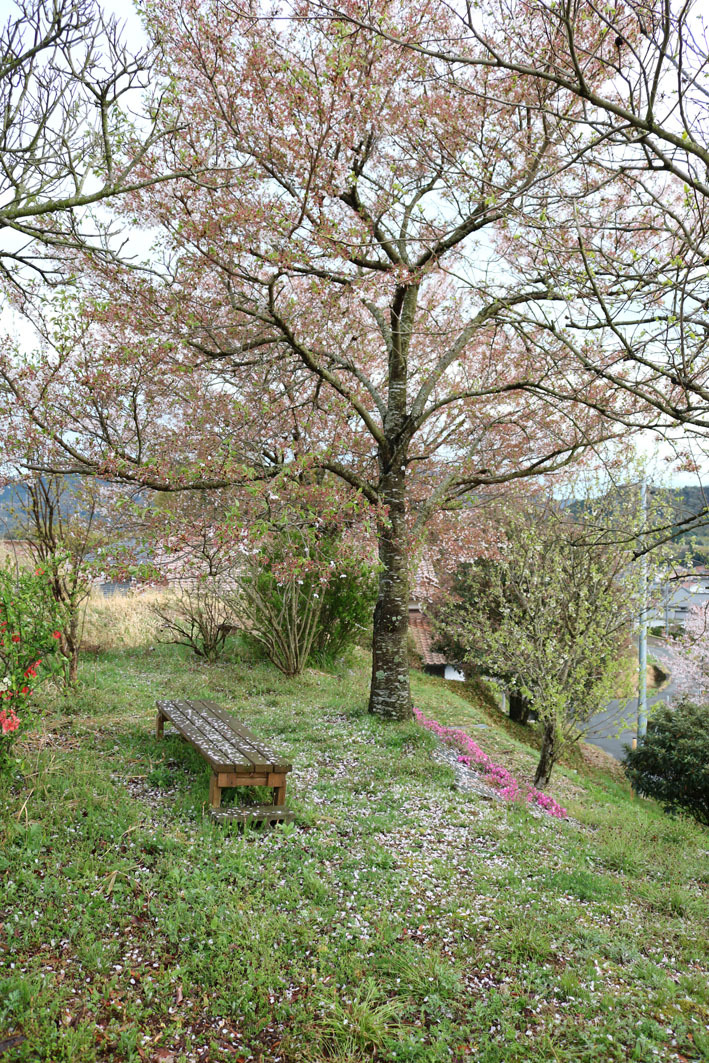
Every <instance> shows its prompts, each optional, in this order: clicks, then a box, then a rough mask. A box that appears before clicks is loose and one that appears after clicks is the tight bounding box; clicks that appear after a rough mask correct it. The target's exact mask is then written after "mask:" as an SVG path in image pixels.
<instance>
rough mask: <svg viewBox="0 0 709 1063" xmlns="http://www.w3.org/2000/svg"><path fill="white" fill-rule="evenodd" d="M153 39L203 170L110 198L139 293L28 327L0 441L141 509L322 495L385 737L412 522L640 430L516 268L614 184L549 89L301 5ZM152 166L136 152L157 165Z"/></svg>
mask: <svg viewBox="0 0 709 1063" xmlns="http://www.w3.org/2000/svg"><path fill="white" fill-rule="evenodd" d="M380 7H381V12H382V17H384V15H386V14H391V12H392V11H393V8H391V7H390V6H389V5H387V4H386V3H384V2H383V0H382V2H381V4H380ZM396 17H397V19H398V23H399V25H400V26H401V27H402V32H403V31H405V32H406V33H407V34H409V35H411V36H412V37H413V38H415V39H418V38H419V37H423V36H426V35H427V34H433V35H438V36H440V35H445V33H447V32H449V31H450V32H453V21H451V19H452V16H451V17H450V18H449V17H448V16H446V15H445V13H444V12H442V11H441V9H440V7H439V6H438V5H431V4H424V5H420V4H419V5H413V4H409V3H407V4H402V5H397V8H396ZM150 19H151V20H152V22H151V24H152V27H153V31H154V33H155V36H156V39H157V41H158V43H159V45H160V47H161V49H162V63H163V69H164V70H165V71H169V74H170V76H171V77H172V78H173V80H174V84H175V85H176V86H177V89H176V93H175V95H176V97H178V98H179V99H180V106H181V118H182V123H183V124H182V126H181V127H180V129H179V130H177V131H176V133H175V138H174V139H173V141H172V144H171V147H170V151H171V152H172V153H173V155H176V156H177V157H180V158H186V159H189V160H190V164H191V165H192V166H193V168H194V169H198V170H199V171H200V176H199V177H193V178H190V179H183V180H180V181H177V182H171V183H170V184H169V185H168V184H164V185H161V186H153V187H152V188H146V189H145V190H143V191H141V192H137V193H135V194H133V196H132V197H131V200H130V208H129V209H130V215H129V216H130V218H131V220H135V221H137V222H139V223H141V224H143V225H145V226H150V227H151V228H152V230H153V231H154V232H156V231H157V232H159V233H160V236H159V241H158V247H159V251H160V253H161V255H162V259H161V261H160V263H158V260H157V258H156V259H155V261H154V270H155V272H157V271H158V269H161V270H162V276H161V277H160V278H159V279H155V278H154V277H147V276H146V277H136V275H135V274H130V273H128V274H126V273H118V272H117V271H116V270H115V269H113V268H110V269H109V268H108V267H107V266H106V265H103V266H100V267H99V268H94V271H93V273H92V276H91V279H90V282H89V288H88V295H89V300H90V312H89V313H88V314H85V315H84V316H82V315H78V316H77V317H75V318H73V319H71V320H70V322H69V323H68V324H67V323H64V324H63V325H61V327H59V328H57V327H54V326H50V327H48V328H47V329H46V330H45V336H46V339H47V342H48V343H49V345H50V348H49V351H48V352H46V351H45V352H44V353H43V354H42V355H41V357H38V358H35V359H29V360H28V359H25V361H24V363H22V360H21V359H18V358H15V359H14V360H13V359H7V358H6V359H5V361H4V365H3V367H2V370H1V372H2V377H3V379H4V381H5V386H6V387H7V388H8V389H9V390H10V391H11V393H12V395H13V398H14V400H15V402H16V404H17V406H18V408H19V407H20V406H21V407H22V408H23V410H24V411H25V413H26V414H27V419H28V420H27V423H24V424H23V426H22V427H21V428H19V429H18V428H13V427H12V426H8V428H7V431H8V433H9V434H10V435H11V434H12V432H13V431H15V432H17V433H22V434H27V433H30V434H32V433H35V432H36V433H37V434H38V435H39V436H41V437H42V438H44V439H51V440H52V442H53V444H54V446H55V448H56V453H57V455H58V456H57V458H56V459H55V460H56V461H58V462H59V461H62V463H63V467H64V468H67V469H73V470H76V471H83V472H91V473H94V474H100V475H104V476H108V477H115V478H117V479H124V480H134V481H135V482H139V483H142V484H145V485H147V486H150V487H153V488H157V489H160V490H170V491H174V490H195V489H203V488H212V487H223V486H227V485H236V484H241V485H246V484H248V485H254V484H256V483H263V484H266V485H267V484H269V483H270V482H272V481H274V480H276V479H278V478H290V479H291V480H292V481H293V482H303V483H307V482H308V478H309V477H328V478H329V480H328V482H329V483H332V484H334V483H335V482H338V483H339V484H340V485H342V486H341V488H340V489H341V490H345V491H348V492H351V493H352V494H353V496H356V497H358V498H360V499H362V500H364V501H366V503H368V504H369V506H370V507H372V508H373V510H374V512H375V513H376V517H377V530H378V551H379V561H380V571H381V576H380V586H379V598H378V601H377V606H376V609H375V617H374V643H373V648H374V653H373V672H372V687H371V695H370V709H371V710H372V711H373V712H375V713H377V714H380V715H382V716H388V717H395V718H404V717H407V716H408V715H409V714H410V711H411V708H410V695H409V681H408V661H407V653H406V633H407V625H408V600H409V571H410V564H411V559H412V550H413V547H414V545H415V543H416V542H418V541H419V540H420V538H421V536H422V535H423V534H424V531H425V529H426V528H427V527H430V526H431V524H432V522H435V521H436V520H437V519H438V518H439V515H441V514H443V515H450V514H455V513H457V514H458V515H459V516H460V518H461V520H460V524H459V527H463V528H464V527H465V526H466V520H465V517H466V515H467V513H468V511H467V500H468V498H469V496H470V495H471V494H472V493H473V492H476V491H479V490H480V489H481V488H490V487H495V486H496V485H501V484H506V483H510V482H514V481H520V480H524V479H527V478H529V477H531V476H537V475H540V474H547V475H549V474H552V473H554V472H555V471H556V470H559V469H560V468H563V467H565V466H567V465H568V464H569V463H570V462H572V461H573V460H574V459H576V458H577V457H578V456H579V455H580V454H582V453H583V452H584V451H585V450H586V449H587V448H589V447H593V446H596V445H598V444H600V443H601V442H602V441H603V440H605V439H607V438H609V437H610V436H613V435H615V434H618V432H619V428H618V424H620V427H621V428H624V427H625V425H624V422H627V423H628V424H630V425H636V424H638V423H640V422H639V419H638V418H637V416H636V410H635V407H634V405H633V402H632V400H631V399H630V398H629V397H628V395H627V393H626V392H625V391H624V389H623V388H622V387H619V386H618V384H617V383H616V382H614V381H613V379H612V378H610V379H604V378H603V377H602V375H601V377H600V379H599V378H598V377H593V378H589V377H587V376H585V375H584V374H583V372H582V371H581V369H580V368H579V362H578V359H577V358H576V356H575V352H574V351H573V350H572V349H571V348H570V346H569V344H568V343H567V342H566V341H565V340H563V339H559V338H556V337H555V335H554V330H553V328H552V327H551V326H552V324H553V323H554V320H555V318H556V317H557V316H558V313H559V311H560V309H564V308H566V307H568V305H569V303H570V292H571V291H572V289H571V287H570V286H571V285H572V284H577V281H578V277H579V272H578V269H577V268H576V266H577V260H576V257H573V256H568V255H560V256H559V261H558V262H557V263H555V269H554V272H553V273H550V272H549V271H548V270H546V269H544V268H541V266H540V262H539V261H537V260H536V259H535V256H534V254H533V250H532V249H533V246H534V245H533V234H534V233H535V232H536V231H537V230H538V229H539V227H540V226H542V227H543V225H544V218H545V216H546V212H549V211H550V210H551V207H552V205H554V209H556V207H557V206H558V214H559V217H562V216H563V217H565V218H568V217H572V216H573V214H574V211H575V210H576V207H577V205H578V204H579V202H580V201H581V199H582V198H584V197H585V202H586V203H587V204H588V206H587V210H586V219H585V224H586V225H587V226H588V227H589V228H592V227H593V226H597V227H598V228H599V229H603V227H604V225H605V224H606V222H607V220H608V212H609V205H610V204H611V203H612V205H613V209H616V210H621V209H623V208H624V206H625V204H626V199H627V196H628V194H629V188H628V186H627V185H626V184H624V183H623V182H618V183H617V184H612V185H610V184H609V177H608V173H607V171H606V170H605V169H603V168H598V169H594V168H593V167H592V166H586V165H585V164H584V161H583V160H584V153H585V150H586V147H587V145H586V143H585V141H584V140H583V138H582V137H581V136H578V137H577V136H570V135H569V129H570V128H573V125H574V122H575V120H576V119H577V118H578V119H581V118H582V116H583V112H582V105H581V104H580V103H579V101H578V99H577V98H576V97H575V96H574V95H573V94H571V93H570V94H567V96H565V97H564V98H563V99H559V98H558V91H557V88H556V87H555V86H554V85H549V86H546V85H544V84H543V83H541V82H539V83H535V85H534V86H533V88H532V96H530V90H529V86H525V87H524V91H522V88H521V86H520V85H519V84H517V83H515V82H514V80H512V79H510V78H509V76H508V75H507V73H506V72H505V71H497V70H494V69H490V68H487V67H474V66H470V67H467V68H465V69H461V68H460V66H459V64H457V63H456V62H449V61H448V60H446V59H445V58H444V59H439V58H438V57H435V56H434V57H431V56H427V55H423V54H421V53H420V52H418V53H417V52H414V51H412V50H410V49H408V48H404V47H400V46H396V45H394V46H393V45H392V44H391V43H389V42H388V41H386V40H384V39H382V38H381V37H380V36H377V35H374V34H372V33H369V32H366V31H364V30H359V29H357V28H354V29H353V28H352V26H351V25H348V24H346V23H345V22H343V21H341V20H340V21H338V20H330V21H324V20H323V19H322V18H321V17H320V13H319V11H318V9H317V8H313V7H311V6H310V4H309V3H304V4H302V5H299V6H298V7H296V8H294V9H293V12H292V17H289V18H280V17H278V16H276V15H274V14H272V13H268V12H266V11H265V10H262V9H261V8H260V7H259V6H258V5H257V4H246V5H239V4H236V3H227V4H224V3H219V4H213V3H211V2H209V0H204V2H199V0H191V2H189V3H187V4H177V3H174V2H172V0H161V2H160V3H158V4H156V5H155V6H154V7H151V9H150ZM461 92H464V93H465V101H466V105H465V107H461V106H460V98H461ZM555 101H556V102H555ZM555 111H556V113H555V114H554V112H555ZM579 128H580V126H579ZM471 130H473V131H474V136H472V135H471ZM165 161H166V160H165V157H164V156H163V155H161V153H160V150H159V146H157V147H156V150H155V152H154V155H153V157H152V158H151V166H152V168H153V172H156V173H157V172H160V171H161V170H162V168H163V167H164V165H165ZM616 239H617V242H618V248H619V253H620V251H621V250H622V252H623V253H630V252H629V247H630V245H631V244H632V245H637V243H638V235H637V233H632V234H625V235H624V234H622V233H617V234H616ZM567 266H568V268H567ZM567 281H568V283H567ZM590 290H591V289H590V288H589V284H588V282H586V283H584V285H583V287H582V289H581V290H579V289H578V287H577V288H576V289H573V291H574V293H575V296H576V299H577V303H578V302H581V301H582V300H583V299H584V298H585V297H586V296H587V294H588V293H589V291H590ZM591 294H592V295H593V293H592V291H591ZM601 294H602V293H601ZM574 305H576V304H574ZM554 308H557V309H554ZM608 327H609V328H610V327H611V326H608ZM591 335H592V340H591V343H593V344H595V342H596V341H595V338H594V333H593V330H591ZM609 410H613V412H614V414H615V417H616V426H615V427H613V426H612V427H609V426H608V422H607V420H606V417H605V415H606V413H607V412H608V411H609ZM646 419H647V418H646ZM643 423H645V421H643ZM60 456H62V457H60ZM470 523H471V522H470V521H468V522H467V524H468V532H469V531H470Z"/></svg>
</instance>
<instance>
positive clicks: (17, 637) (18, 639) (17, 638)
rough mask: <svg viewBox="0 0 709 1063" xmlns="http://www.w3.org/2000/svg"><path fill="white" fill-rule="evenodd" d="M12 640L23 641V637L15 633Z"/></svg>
mask: <svg viewBox="0 0 709 1063" xmlns="http://www.w3.org/2000/svg"><path fill="white" fill-rule="evenodd" d="M12 641H13V642H22V639H21V638H20V636H19V635H13V636H12Z"/></svg>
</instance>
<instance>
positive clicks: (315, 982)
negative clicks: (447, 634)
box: [0, 646, 709, 1063]
mask: <svg viewBox="0 0 709 1063" xmlns="http://www.w3.org/2000/svg"><path fill="white" fill-rule="evenodd" d="M366 693H367V661H366V659H365V657H364V655H361V656H360V657H359V658H354V659H353V660H351V661H350V662H349V664H348V666H347V667H346V668H344V669H343V671H342V672H341V674H333V675H330V674H324V673H322V672H317V671H313V670H310V671H308V672H307V673H306V674H305V675H304V676H302V677H300V678H298V679H293V680H287V679H284V678H283V677H282V676H280V675H279V674H278V673H277V672H275V671H274V670H273V669H272V668H271V667H270V666H269V665H266V664H263V663H259V662H257V661H249V660H248V659H243V658H242V659H238V658H236V657H235V658H234V660H232V661H230V662H224V663H221V664H217V665H211V666H209V665H204V664H201V663H200V662H198V661H197V660H196V658H193V657H191V656H190V655H189V654H188V653H187V652H186V651H184V652H183V651H182V650H179V649H176V648H173V647H162V646H158V647H156V648H154V649H151V648H148V647H147V646H144V647H135V648H133V649H130V648H128V649H124V650H114V651H112V652H106V653H103V654H102V655H100V656H91V657H88V656H87V657H86V658H85V660H84V663H83V669H82V672H81V684H80V687H79V689H78V691H77V692H76V693H75V694H73V695H72V696H71V697H70V698H69V699H67V700H66V701H61V700H60V699H58V698H57V697H56V695H52V694H51V692H50V691H46V692H45V694H44V695H43V697H44V699H45V704H44V706H43V708H42V715H41V722H40V720H39V718H38V720H37V721H36V726H35V727H33V729H30V730H27V731H26V732H25V735H24V740H23V744H22V754H23V757H24V762H25V777H24V778H23V779H20V778H15V779H13V780H11V781H10V783H7V784H5V785H4V789H2V788H0V807H1V808H2V813H1V818H0V832H1V839H2V844H1V847H0V876H1V882H2V900H1V901H0V1048H1V1047H2V1041H3V1039H8V1038H10V1037H11V1036H16V1037H17V1038H18V1040H17V1042H16V1043H15V1045H14V1047H6V1049H5V1051H4V1054H2V1056H1V1058H2V1063H19V1061H32V1063H34V1061H37V1060H48V1061H52V1063H69V1061H75V1063H93V1061H95V1060H118V1061H126V1063H137V1061H139V1060H140V1061H153V1060H155V1061H158V1060H161V1061H166V1063H180V1061H206V1060H209V1061H219V1060H231V1061H239V1060H262V1061H264V1063H266V1061H268V1063H276V1061H282V1063H293V1061H301V1060H302V1061H305V1063H315V1061H324V1060H330V1061H333V1063H338V1061H339V1063H345V1061H357V1060H371V1059H376V1060H391V1061H395V1060H396V1061H412V1063H413V1061H421V1063H424V1061H425V1063H429V1061H430V1063H436V1061H451V1060H454V1061H455V1060H458V1061H460V1060H467V1059H471V1060H475V1061H476V1063H497V1061H499V1063H516V1061H519V1063H522V1061H524V1063H534V1061H539V1063H541V1061H544V1063H547V1061H558V1060H565V1061H571V1060H573V1061H578V1063H581V1061H589V1063H590V1061H594V1063H595V1061H598V1060H603V1061H606V1060H640V1061H651V1060H677V1061H685V1060H705V1061H707V1060H709V1031H708V1025H709V831H707V830H704V829H702V828H700V827H698V826H696V825H695V824H693V823H692V822H690V821H688V820H684V819H673V818H670V817H668V816H666V815H664V814H663V813H662V811H661V810H660V809H659V808H658V807H657V806H655V805H654V804H652V803H650V802H644V801H640V800H632V799H631V797H630V795H629V792H628V790H627V788H626V786H625V784H624V783H622V782H621V781H618V780H617V779H615V780H614V779H613V778H611V777H610V776H608V775H603V774H602V773H601V772H599V771H597V770H595V771H592V770H591V769H587V768H584V766H583V764H582V763H581V762H580V761H579V760H576V761H574V762H573V763H576V764H577V767H576V768H575V769H574V768H571V767H569V768H567V769H560V770H559V771H558V773H557V774H556V775H555V778H554V780H553V783H552V793H553V795H554V796H555V797H557V798H558V799H559V800H560V801H561V803H562V804H564V805H565V806H566V807H567V808H568V810H569V813H570V815H571V817H572V818H571V819H570V820H569V821H559V820H555V819H552V818H551V817H548V816H544V815H533V814H532V813H531V812H530V811H529V810H528V809H527V807H526V806H520V805H511V806H507V805H504V804H502V803H500V802H497V801H486V800H483V799H482V798H480V797H478V796H476V795H474V794H471V793H466V792H461V791H459V790H458V789H456V788H455V786H454V775H453V771H452V769H451V768H450V767H449V766H448V765H447V764H445V763H443V762H441V761H440V760H438V759H435V757H434V756H432V754H434V751H435V750H436V749H437V743H436V740H435V738H434V737H433V736H432V735H431V734H430V733H428V732H426V731H424V730H423V729H422V728H420V727H419V726H418V725H416V724H414V723H407V724H404V725H402V724H384V723H382V722H381V721H379V720H375V719H372V718H371V717H369V716H368V714H367V712H366ZM414 693H415V699H416V702H417V704H418V705H419V706H420V707H421V708H422V709H423V710H424V711H425V712H426V714H427V715H428V716H432V717H434V718H436V719H437V720H439V721H440V722H441V723H446V724H456V725H460V726H463V727H464V728H465V729H466V730H467V731H468V733H469V734H471V735H473V736H474V737H475V739H476V741H478V742H479V744H480V745H481V746H482V747H483V748H484V749H485V750H486V752H489V753H490V754H492V755H493V756H494V757H495V759H497V760H499V761H501V762H503V763H505V764H506V765H507V766H508V767H510V768H511V769H512V770H514V771H515V772H517V774H518V775H520V776H521V777H523V778H525V779H527V780H529V779H531V775H532V772H533V768H534V763H535V756H534V752H533V751H532V750H530V749H529V748H528V747H527V746H525V745H523V744H522V742H521V741H520V738H519V735H518V732H517V731H512V730H510V729H509V728H506V727H498V726H497V725H496V723H495V714H494V712H493V711H492V710H491V709H490V707H489V705H487V706H486V705H484V704H482V701H481V702H480V703H479V704H478V703H476V696H475V695H474V693H473V694H472V695H469V697H468V698H466V699H464V698H462V697H460V696H459V694H457V693H456V691H455V689H454V686H453V684H446V683H444V682H443V681H442V680H436V679H430V678H427V677H424V676H421V675H415V676H414ZM166 696H176V697H179V696H196V697H210V698H212V699H214V700H218V701H220V702H221V703H223V704H224V705H225V706H226V707H228V708H231V709H233V710H235V711H236V713H237V715H238V716H240V717H241V718H242V719H244V720H245V721H247V722H248V723H249V725H250V726H252V728H253V729H254V730H255V731H256V732H257V733H258V734H259V735H261V736H262V737H263V738H265V739H269V740H271V742H272V743H273V744H274V745H275V746H276V747H277V748H279V749H280V750H282V751H283V752H284V753H285V754H287V756H288V758H289V759H292V761H293V763H294V765H295V768H294V771H293V773H292V775H291V776H290V778H289V804H290V805H291V807H292V808H293V809H294V810H295V812H296V821H295V823H294V824H289V825H286V826H284V827H279V828H275V829H265V830H263V831H259V830H251V831H248V832H247V833H246V834H245V835H243V834H241V833H240V832H239V831H238V829H236V828H229V827H224V826H219V827H218V826H215V825H213V824H212V822H211V821H210V819H209V818H208V816H207V815H206V806H207V799H208V770H207V768H206V765H205V764H204V762H203V761H202V760H201V759H200V758H199V756H198V755H197V754H196V753H194V751H192V750H191V749H190V748H189V747H188V746H187V745H186V743H184V742H182V741H181V740H180V739H178V738H177V737H175V736H172V737H170V736H169V735H168V737H166V739H165V741H163V742H161V743H159V742H157V741H156V740H155V739H154V737H153V716H154V701H155V698H157V697H166ZM166 733H167V731H166ZM1 785H2V784H0V786H1ZM244 793H245V792H244V791H240V793H239V799H240V800H242V799H244ZM253 796H254V797H257V796H258V795H257V794H254V795H253ZM20 1037H24V1040H23V1041H21V1042H20V1040H19V1038H20Z"/></svg>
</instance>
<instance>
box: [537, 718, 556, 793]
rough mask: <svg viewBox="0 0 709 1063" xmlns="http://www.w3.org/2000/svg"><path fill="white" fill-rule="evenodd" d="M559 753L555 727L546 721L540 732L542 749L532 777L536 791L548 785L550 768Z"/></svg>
mask: <svg viewBox="0 0 709 1063" xmlns="http://www.w3.org/2000/svg"><path fill="white" fill-rule="evenodd" d="M560 752H561V745H560V743H559V736H558V734H557V730H556V726H555V724H554V722H553V721H547V722H545V724H544V730H543V732H542V749H541V753H540V754H539V763H538V764H537V772H536V775H535V776H534V785H535V786H536V787H537V789H539V790H544V789H545V788H546V787H547V786H548V785H549V780H550V779H551V772H552V768H553V767H554V765H555V764H556V762H557V760H558V759H559V754H560Z"/></svg>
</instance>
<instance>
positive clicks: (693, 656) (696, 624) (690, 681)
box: [667, 606, 709, 703]
mask: <svg viewBox="0 0 709 1063" xmlns="http://www.w3.org/2000/svg"><path fill="white" fill-rule="evenodd" d="M667 645H668V656H667V664H668V667H669V670H670V673H671V675H672V680H673V683H674V686H675V689H676V691H677V695H678V696H679V697H681V696H682V695H684V696H686V697H687V698H689V699H690V700H691V701H696V702H700V703H704V701H706V700H707V696H708V695H709V616H708V615H707V608H706V607H705V606H697V607H695V608H694V609H692V610H691V611H690V613H689V616H688V617H687V623H686V625H685V628H684V631H683V632H682V633H681V634H680V635H678V636H676V637H675V638H673V639H671V640H670V641H669V642H668V644H667Z"/></svg>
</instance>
